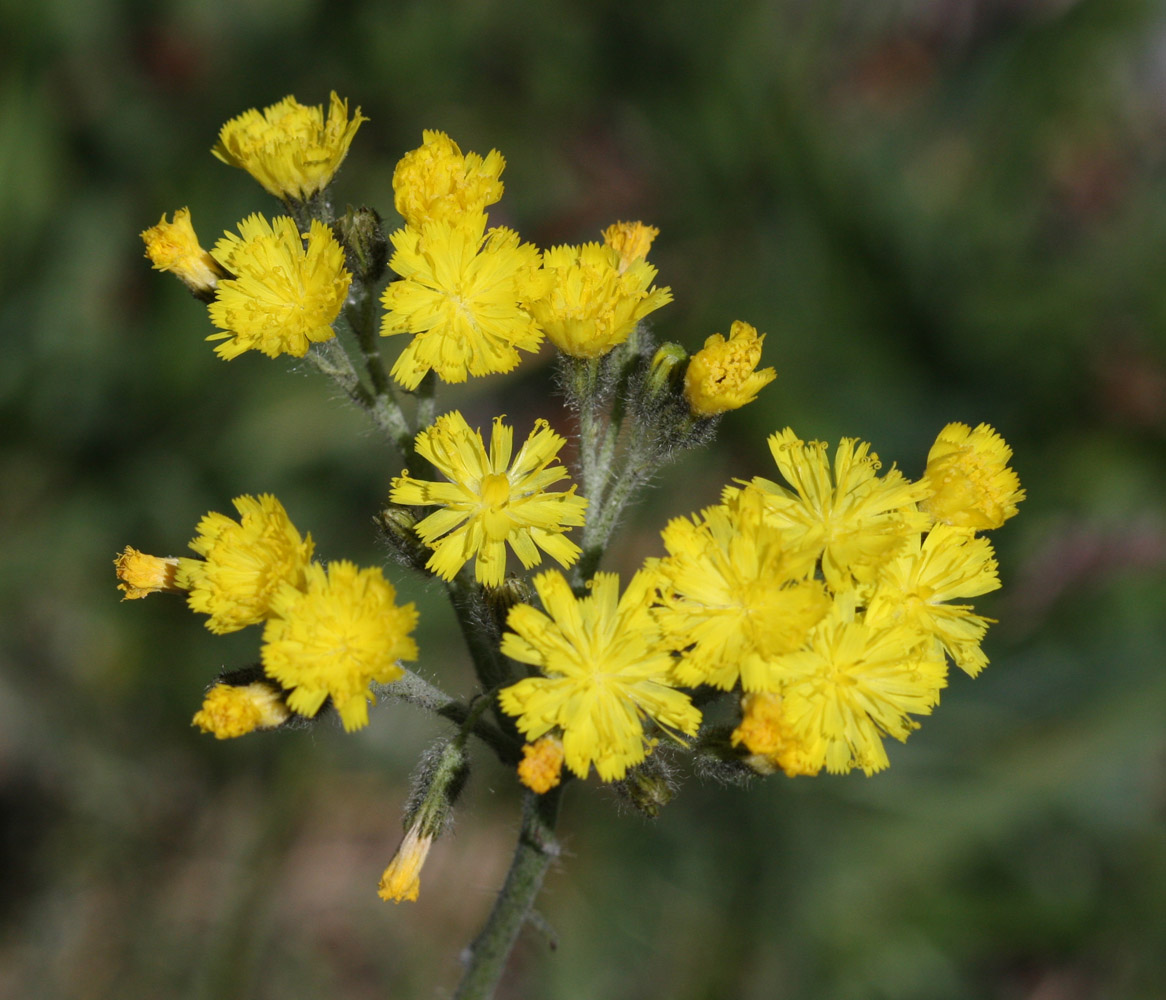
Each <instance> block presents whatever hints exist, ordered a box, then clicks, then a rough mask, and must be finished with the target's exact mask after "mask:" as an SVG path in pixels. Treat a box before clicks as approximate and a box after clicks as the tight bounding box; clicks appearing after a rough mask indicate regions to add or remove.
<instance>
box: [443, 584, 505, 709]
mask: <svg viewBox="0 0 1166 1000" xmlns="http://www.w3.org/2000/svg"><path fill="white" fill-rule="evenodd" d="M447 589H448V592H449V600H450V603H451V604H452V605H453V610H454V614H455V615H456V616H457V621H458V625H459V627H460V628H461V630H462V636H463V637H464V638H465V641H466V646H468V647H469V650H470V658H471V659H472V660H473V661H474V672H475V673H476V674H477V675H478V683H479V684H480V685H481V686H482V690H483V691H491V690H493V689H494V688H497V687H501V686H502V685H504V684H509V683H510V682H511V681H513V679H514V678H513V676H512V675H511V670H510V661H509V660H507V658H506V657H505V656H503V655H502V650H501V648H500V647H501V643H502V631H501V629H500V628H499V627H498V623H497V621H496V620H495V616H494V613H493V611H492V610H491V608H490V605H489V603H488V602H487V601H486V595H485V592H484V591H483V590H482V588H481V587H480V586H478V585H477V584H475V583H473V582H472V581H470V580H468V579H467V578H466V576H464V575H461V576H457V577H455V578H454V579H453V580H452V581H450V583H449V584H448V588H447Z"/></svg>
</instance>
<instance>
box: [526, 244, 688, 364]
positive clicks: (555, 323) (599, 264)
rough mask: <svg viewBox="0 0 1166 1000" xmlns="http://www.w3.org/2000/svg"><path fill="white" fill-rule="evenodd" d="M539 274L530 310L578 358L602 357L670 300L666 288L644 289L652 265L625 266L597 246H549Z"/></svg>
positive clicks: (615, 255) (651, 274)
mask: <svg viewBox="0 0 1166 1000" xmlns="http://www.w3.org/2000/svg"><path fill="white" fill-rule="evenodd" d="M543 270H544V271H545V273H546V275H547V279H548V285H547V288H546V289H545V291H544V292H543V294H542V295H541V296H540V297H539V298H536V299H535V300H534V301H532V302H531V303H530V311H531V313H532V314H533V315H534V318H535V319H536V320H538V323H539V325H540V326H541V327H542V329H543V330H544V331H545V333H546V335H547V336H548V337H549V338H550V339H551V341H552V342H553V343H554V344H555V346H556V347H557V348H559V350H560V351H562V352H563V353H564V354H569V355H571V356H572V357H576V358H597V357H599V356H600V355H603V354H606V353H607V352H608V351H610V350H611V349H612V348H613V347H616V346H617V345H619V344H622V343H623V342H624V341H625V340H627V339H628V337H629V336H631V332H632V330H634V329H635V326H636V324H637V323H638V322H639V321H640V320H641V319H643V318H644V317H645V316H647V315H648V313H650V312H653V311H654V310H656V309H659V308H660V307H661V306H663V305H667V304H668V303H669V302H671V301H672V290H671V289H670V288H655V287H652V288H649V287H648V286H649V285H651V284H652V281H653V280H654V279H655V277H656V268H655V267H653V266H652V265H651V264H649V263H648V262H647V261H646V260H644V259H643V258H642V257H639V258H636V259H635V260H633V261H632V262H631V263H630V264H627V265H626V266H624V262H623V260H622V258H621V256H620V251H619V250H616V249H615V248H614V247H611V246H603V245H600V244H599V243H585V244H583V246H578V247H572V246H560V247H553V248H551V249H550V250H548V251H546V253H544V254H543Z"/></svg>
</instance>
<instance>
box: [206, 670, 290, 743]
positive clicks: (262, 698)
mask: <svg viewBox="0 0 1166 1000" xmlns="http://www.w3.org/2000/svg"><path fill="white" fill-rule="evenodd" d="M290 715H291V712H289V711H288V707H287V705H285V704H284V701H283V698H282V696H281V695H280V693H279V691H278V690H277V689H276V688H274V687H272V686H271V685H270V684H264V683H263V682H262V681H256V682H255V683H253V684H245V685H234V684H216V685H215V686H214V687H213V688H211V689H210V690H209V691H208V692H207V695H206V697H205V698H204V699H203V703H202V708H201V709H199V711H198V712H196V713H195V716H194V719H193V720H191V725H194V726H198V728H199V729H201V730H202V731H203V732H204V733H212V734H213V735H214V737H215V739H218V740H229V739H233V738H234V737H236V736H246V735H247V733H253V732H255V730H256V729H274V728H275V727H276V726H280V725H282V724H283V723H284V722H286V721H287V719H288V717H289V716H290Z"/></svg>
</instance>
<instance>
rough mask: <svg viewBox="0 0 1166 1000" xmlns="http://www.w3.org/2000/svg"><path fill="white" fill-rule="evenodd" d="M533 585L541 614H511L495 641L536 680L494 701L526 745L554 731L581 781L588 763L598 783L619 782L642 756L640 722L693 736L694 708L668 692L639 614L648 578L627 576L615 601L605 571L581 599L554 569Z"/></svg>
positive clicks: (659, 653)
mask: <svg viewBox="0 0 1166 1000" xmlns="http://www.w3.org/2000/svg"><path fill="white" fill-rule="evenodd" d="M534 585H535V589H536V590H537V591H538V595H539V598H540V599H541V600H542V604H543V607H544V608H545V609H546V613H543V612H542V611H538V610H537V609H535V608H533V607H531V606H530V605H529V604H519V605H516V606H515V607H513V608H511V609H510V614H509V617H508V618H507V624H508V625H509V626H510V628H511V629H513V631H511V632H507V633H505V634H504V635H503V637H502V652H503V653H504V654H505V655H506V656H509V657H511V658H513V659H515V660H517V661H518V662H520V663H528V664H531V665H532V666H535V667H538V669H539V670H540V671H541V672H542V673H543V674H544V675H545V676H543V677H528V678H526V679H525V680H521V681H519V682H518V683H517V684H514V685H512V686H510V687H507V688H503V689H502V691H501V692H500V693H499V696H498V700H499V703H500V704H501V706H502V710H503V711H504V712H506V713H507V714H508V715H513V716H516V717H517V725H518V730H519V732H521V733H522V734H523V735H524V736H525V737H526V739H527V742H533V741H535V740H538V739H539V738H541V737H542V736H545V735H546V734H547V733H549V732H551V730H558V731H560V732H562V734H563V735H562V740H563V755H564V760H565V762H566V765H567V767H569V768H570V769H571V771H573V772H574V773H575V774H576V775H578V776H579V777H581V778H584V777H586V776H587V773H588V771H589V770H590V769H591V765H592V764H594V765H595V770H596V771H597V772H598V774H599V777H600V779H602V780H603V781H619V780H621V779H622V778H623V777H624V776H625V775H626V774H627V771H628V768H630V767H634V766H635V765H636V764H639V763H640V762H641V761H642V760H643V759H644V757H645V756H646V755H647V753H648V750H649V749H650V745H651V743H650V737H649V736H648V735H647V734H645V733H644V725H645V723H646V722H648V721H649V720H650V721H652V722H655V723H656V724H657V725H659V726H660V727H661V728H663V729H664V730H665V731H669V730H675V731H676V732H679V733H683V734H685V735H688V736H692V735H694V734H695V733H696V730H697V727H698V726H699V725H700V717H701V716H700V710H699V709H697V708H696V707H695V706H694V705H693V704H692V702H691V701H690V700H689V698H688V695H686V694H684V693H682V692H680V691H677V690H676V689H675V688H673V687H672V686H671V668H672V656H671V654H670V653H669V652H668V650H667V649H666V648H665V647H664V646H663V644H662V643H661V642H660V636H659V631H658V630H657V628H656V624H655V622H654V621H653V620H652V616H651V614H650V613H649V612H648V604H649V602H650V600H651V596H652V594H651V591H652V585H653V576H652V574H649V573H647V572H644V571H641V572H639V573H637V574H636V575H635V576H634V577H633V578H632V581H631V583H629V584H628V588H627V591H626V592H625V593H624V595H623V597H622V598H620V597H619V577H618V576H617V575H616V574H614V573H597V574H596V575H595V578H594V579H593V580H592V582H591V593H590V594H589V595H588V596H587V597H584V598H581V599H580V598H577V597H576V596H575V595H574V594H573V593H572V592H571V588H570V586H569V585H568V583H567V581H566V580H565V579H564V578H563V575H562V574H561V573H559V572H557V571H552V572H549V573H541V574H539V575H538V576H536V577H535V578H534Z"/></svg>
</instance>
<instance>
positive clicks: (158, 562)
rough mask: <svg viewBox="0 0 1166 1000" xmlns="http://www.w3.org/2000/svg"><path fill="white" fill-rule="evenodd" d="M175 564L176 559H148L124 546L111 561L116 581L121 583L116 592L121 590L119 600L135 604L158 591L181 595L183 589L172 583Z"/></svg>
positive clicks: (175, 557) (147, 556)
mask: <svg viewBox="0 0 1166 1000" xmlns="http://www.w3.org/2000/svg"><path fill="white" fill-rule="evenodd" d="M178 561H179V560H178V557H177V556H151V555H147V554H146V553H145V552H139V551H138V550H137V549H135V548H134V547H133V546H130V545H127V546H126V547H125V549H124V550H123V551H122V552H121V553H120V554H119V555H117V556H115V557H114V559H113V565H114V568H115V570H116V571H117V578H118V579H119V580H121V583H119V584H118V585H117V589H118V590H121V591H124V595H123V597H122V600H123V601H135V600H137V599H138V598H140V597H145V596H147V595H148V594H156V593H158V592H159V591H167V592H168V593H171V594H177V593H181V592H182V591H183V589H184V588H182V587H179V586H178V585H177V584H176V583H175V580H174V577H175V574H176V573H177V572H178Z"/></svg>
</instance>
